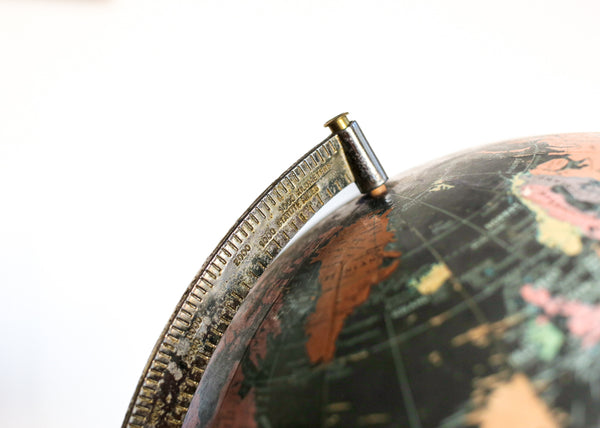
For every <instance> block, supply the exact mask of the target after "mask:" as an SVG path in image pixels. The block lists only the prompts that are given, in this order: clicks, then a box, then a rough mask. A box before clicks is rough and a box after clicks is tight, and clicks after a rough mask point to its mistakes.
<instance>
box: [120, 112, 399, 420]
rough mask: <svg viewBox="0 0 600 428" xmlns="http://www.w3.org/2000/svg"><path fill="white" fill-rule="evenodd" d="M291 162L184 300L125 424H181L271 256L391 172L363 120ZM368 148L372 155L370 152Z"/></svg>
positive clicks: (344, 123)
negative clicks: (347, 196) (353, 190)
mask: <svg viewBox="0 0 600 428" xmlns="http://www.w3.org/2000/svg"><path fill="white" fill-rule="evenodd" d="M326 126H329V128H330V129H331V130H332V131H333V134H332V135H331V136H330V137H329V138H328V139H327V140H325V141H324V142H322V143H321V144H319V145H318V146H317V147H315V148H314V149H313V150H312V151H310V152H309V153H308V154H306V155H305V156H304V157H302V158H301V159H300V160H299V161H298V162H296V164H294V165H292V167H291V168H289V169H288V170H287V171H286V172H285V173H284V174H283V175H282V176H281V177H280V178H279V179H278V180H276V181H275V182H274V183H273V184H272V185H271V186H270V187H269V188H268V189H267V190H266V191H265V192H264V193H263V194H262V195H261V196H260V197H259V198H258V199H257V200H256V201H255V202H254V203H253V204H252V205H251V206H250V208H249V209H248V210H247V211H246V212H245V213H244V214H243V215H242V216H241V217H240V219H239V220H238V221H237V223H236V224H235V226H234V227H233V228H232V229H231V230H230V231H229V232H228V233H227V235H226V236H225V238H223V240H222V241H221V243H220V244H219V245H218V247H217V248H216V249H215V250H214V251H213V253H212V254H211V256H210V257H209V258H208V260H207V261H206V262H205V264H204V265H203V267H202V268H201V269H200V271H199V272H198V274H197V275H196V277H195V278H194V280H193V281H192V282H191V284H190V285H189V286H188V288H187V290H186V292H185V293H184V295H183V296H182V298H181V300H180V301H179V303H178V305H177V307H176V309H175V311H174V313H173V315H171V318H170V320H169V322H168V323H167V325H166V327H165V329H164V330H163V332H162V334H161V335H160V337H159V339H158V341H157V343H156V345H155V346H154V349H153V351H152V353H151V355H150V358H149V360H148V362H147V364H146V366H145V368H144V371H143V372H142V376H141V378H140V381H139V382H138V385H137V388H136V390H135V393H134V396H133V398H132V401H131V403H130V405H129V409H128V411H127V414H126V416H125V420H124V422H123V427H124V428H125V427H131V428H137V427H180V426H181V425H182V423H183V420H184V418H185V415H186V413H187V410H188V408H189V405H190V402H191V400H192V397H193V395H194V392H195V391H196V388H197V386H198V384H199V383H200V380H201V378H202V374H203V373H204V370H205V368H206V366H207V365H208V362H209V361H210V358H211V356H212V354H213V352H214V350H215V349H216V347H217V345H218V343H219V340H220V338H221V336H222V335H223V333H224V331H225V329H226V328H227V326H228V325H229V323H230V322H231V320H232V319H233V317H234V315H235V313H236V312H237V310H238V308H239V307H240V305H241V303H242V301H243V300H244V298H245V297H246V295H247V294H248V293H249V291H250V289H251V288H252V286H253V285H254V284H255V283H256V281H257V280H258V278H259V277H260V276H261V275H262V273H263V272H264V271H265V269H267V267H268V265H269V263H271V261H272V260H273V259H274V258H275V257H276V256H277V255H278V254H279V252H280V251H281V250H282V248H283V247H284V246H285V245H286V244H287V243H288V242H289V241H290V239H291V238H292V237H293V236H294V235H295V234H296V233H297V231H298V230H299V229H300V228H301V227H302V226H303V225H304V224H305V223H306V222H307V221H308V219H310V218H311V217H312V216H313V215H314V214H315V213H316V211H318V210H319V209H320V208H321V207H322V206H323V205H324V204H326V203H327V202H328V201H329V200H330V199H331V198H332V197H333V196H335V195H336V194H337V193H338V192H339V191H340V190H341V189H342V188H344V187H346V186H348V185H349V184H351V183H352V182H356V184H357V185H358V187H359V189H360V190H361V191H362V192H363V193H368V192H373V194H375V193H376V191H378V192H377V194H381V193H382V189H383V190H385V185H384V184H383V183H385V181H386V180H387V176H386V175H385V172H384V171H383V169H382V168H381V165H379V163H378V161H377V158H376V157H375V156H374V154H373V153H372V151H371V149H370V147H369V146H368V143H367V141H366V139H365V138H364V135H363V134H362V132H361V131H360V128H359V127H358V125H357V124H356V122H349V121H348V119H347V118H346V116H345V114H342V115H339V116H336V117H335V118H333V119H332V120H331V121H329V122H328V123H327V124H326ZM365 154H366V155H365Z"/></svg>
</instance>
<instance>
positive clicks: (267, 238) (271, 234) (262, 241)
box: [259, 228, 277, 247]
mask: <svg viewBox="0 0 600 428" xmlns="http://www.w3.org/2000/svg"><path fill="white" fill-rule="evenodd" d="M276 232H277V231H276V230H275V229H274V228H271V229H269V230H267V231H266V232H265V234H264V235H263V236H262V238H260V242H259V244H260V246H261V247H266V246H267V244H268V243H269V241H270V240H271V239H272V238H273V237H274V236H275V233H276Z"/></svg>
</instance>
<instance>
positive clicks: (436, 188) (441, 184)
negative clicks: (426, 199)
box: [429, 180, 454, 192]
mask: <svg viewBox="0 0 600 428" xmlns="http://www.w3.org/2000/svg"><path fill="white" fill-rule="evenodd" d="M433 184H434V186H433V187H432V188H431V189H429V191H430V192H439V191H440V190H448V189H452V188H454V186H453V185H452V184H448V183H444V182H443V181H442V180H436V181H435V182H434V183H433Z"/></svg>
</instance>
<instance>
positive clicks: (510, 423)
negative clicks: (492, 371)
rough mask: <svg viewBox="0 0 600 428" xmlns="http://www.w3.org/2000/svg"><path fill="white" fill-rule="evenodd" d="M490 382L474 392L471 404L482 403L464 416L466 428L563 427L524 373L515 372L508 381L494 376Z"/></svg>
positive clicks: (481, 384)
mask: <svg viewBox="0 0 600 428" xmlns="http://www.w3.org/2000/svg"><path fill="white" fill-rule="evenodd" d="M489 380H490V381H489V382H481V383H480V385H479V387H478V388H476V390H475V391H474V393H473V401H474V402H482V406H481V407H480V408H479V409H478V410H476V411H474V412H472V413H470V414H469V415H467V424H468V425H479V427H480V428H507V427H510V428H532V427H535V428H559V427H560V426H561V425H562V424H561V423H560V422H559V419H560V418H558V417H557V415H556V414H553V412H552V411H551V410H550V408H549V407H548V405H547V404H546V402H545V401H544V400H542V399H541V398H540V397H539V396H538V395H537V392H536V390H535V388H534V387H533V385H532V383H531V381H530V380H529V378H528V377H527V376H525V375H524V374H522V373H517V374H515V375H513V376H512V377H511V378H510V379H509V380H508V381H501V380H499V379H497V378H495V377H490V379H489ZM482 388H483V390H481V389H482ZM488 388H489V390H488V391H486V390H487V389H488Z"/></svg>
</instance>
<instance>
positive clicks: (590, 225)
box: [521, 184, 600, 239]
mask: <svg viewBox="0 0 600 428" xmlns="http://www.w3.org/2000/svg"><path fill="white" fill-rule="evenodd" d="M521 195H522V196H523V197H524V198H526V199H528V200H530V201H531V202H533V203H535V204H537V205H538V206H539V207H541V208H543V209H544V210H545V211H547V212H548V214H549V215H550V216H551V217H553V218H555V219H557V220H561V221H564V222H566V223H569V224H572V225H573V226H576V227H578V228H579V229H581V231H582V233H583V234H584V235H586V236H588V237H589V238H593V239H600V219H599V218H598V217H596V216H595V215H593V214H590V213H586V212H583V211H580V210H578V209H577V208H575V207H574V206H572V205H570V204H569V203H568V202H567V201H566V200H565V197H564V196H563V195H561V194H559V193H556V192H553V191H552V189H550V188H549V187H547V186H543V185H540V184H527V185H525V186H523V187H522V189H521Z"/></svg>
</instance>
